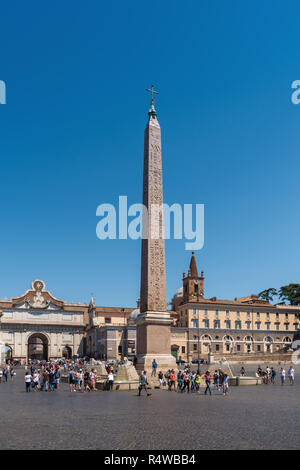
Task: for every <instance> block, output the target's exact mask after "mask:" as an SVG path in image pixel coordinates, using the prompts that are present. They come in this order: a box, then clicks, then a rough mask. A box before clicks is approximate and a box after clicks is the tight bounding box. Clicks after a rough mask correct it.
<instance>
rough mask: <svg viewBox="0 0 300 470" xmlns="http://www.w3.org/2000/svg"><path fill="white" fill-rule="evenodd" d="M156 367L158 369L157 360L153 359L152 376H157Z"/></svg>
mask: <svg viewBox="0 0 300 470" xmlns="http://www.w3.org/2000/svg"><path fill="white" fill-rule="evenodd" d="M156 369H157V362H156V360H155V359H153V361H152V372H151V377H156Z"/></svg>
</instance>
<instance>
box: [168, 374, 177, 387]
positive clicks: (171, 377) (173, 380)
mask: <svg viewBox="0 0 300 470" xmlns="http://www.w3.org/2000/svg"><path fill="white" fill-rule="evenodd" d="M175 384H176V376H175V371H174V370H173V369H172V370H171V372H170V375H169V390H170V391H171V390H172V387H173V388H174V391H175Z"/></svg>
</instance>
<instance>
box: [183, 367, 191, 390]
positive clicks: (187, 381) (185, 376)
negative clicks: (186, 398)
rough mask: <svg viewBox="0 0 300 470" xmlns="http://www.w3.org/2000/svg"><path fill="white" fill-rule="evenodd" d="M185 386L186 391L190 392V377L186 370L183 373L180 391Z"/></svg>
mask: <svg viewBox="0 0 300 470" xmlns="http://www.w3.org/2000/svg"><path fill="white" fill-rule="evenodd" d="M186 388H187V393H189V392H190V378H189V375H188V373H187V372H185V373H184V374H183V387H182V388H181V393H183V392H184V391H185V389H186Z"/></svg>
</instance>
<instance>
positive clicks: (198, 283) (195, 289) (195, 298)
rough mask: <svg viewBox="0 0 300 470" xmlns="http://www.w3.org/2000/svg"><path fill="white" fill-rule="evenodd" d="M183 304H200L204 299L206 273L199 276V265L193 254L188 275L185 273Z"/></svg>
mask: <svg viewBox="0 0 300 470" xmlns="http://www.w3.org/2000/svg"><path fill="white" fill-rule="evenodd" d="M182 281H183V302H184V303H186V302H199V301H200V300H201V299H203V297H204V271H201V276H200V277H199V275H198V269H197V263H196V259H195V255H194V252H192V257H191V262H190V267H189V270H188V275H187V276H186V275H185V273H183V279H182Z"/></svg>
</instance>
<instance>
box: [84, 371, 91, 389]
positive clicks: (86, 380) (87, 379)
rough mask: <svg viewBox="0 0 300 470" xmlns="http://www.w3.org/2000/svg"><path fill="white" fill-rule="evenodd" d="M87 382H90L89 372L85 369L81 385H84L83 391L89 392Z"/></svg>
mask: <svg viewBox="0 0 300 470" xmlns="http://www.w3.org/2000/svg"><path fill="white" fill-rule="evenodd" d="M89 383H90V373H89V371H88V370H86V371H85V373H84V376H83V386H84V391H85V392H89V391H90V390H91V389H90V386H89Z"/></svg>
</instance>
